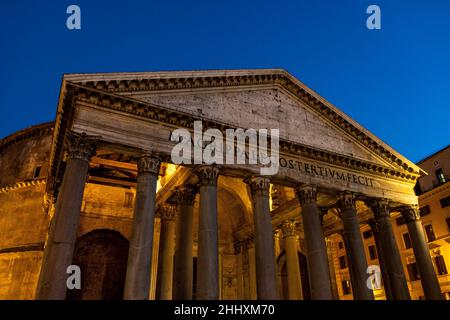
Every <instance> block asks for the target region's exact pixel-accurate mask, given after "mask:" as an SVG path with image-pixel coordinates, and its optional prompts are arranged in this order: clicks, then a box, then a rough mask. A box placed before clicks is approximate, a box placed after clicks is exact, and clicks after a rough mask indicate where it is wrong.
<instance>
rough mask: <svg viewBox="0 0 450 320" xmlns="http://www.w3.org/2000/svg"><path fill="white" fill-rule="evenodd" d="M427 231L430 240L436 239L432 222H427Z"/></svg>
mask: <svg viewBox="0 0 450 320" xmlns="http://www.w3.org/2000/svg"><path fill="white" fill-rule="evenodd" d="M424 228H425V233H426V235H427V239H428V242H431V241H434V240H436V236H435V235H434V231H433V226H432V225H431V224H427V225H426V226H425V227H424Z"/></svg>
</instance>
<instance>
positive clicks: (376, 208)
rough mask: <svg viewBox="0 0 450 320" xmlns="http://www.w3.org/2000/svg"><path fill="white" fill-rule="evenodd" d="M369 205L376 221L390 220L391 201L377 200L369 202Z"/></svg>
mask: <svg viewBox="0 0 450 320" xmlns="http://www.w3.org/2000/svg"><path fill="white" fill-rule="evenodd" d="M367 204H368V205H369V207H370V208H371V209H372V211H373V215H374V217H375V219H377V220H379V219H382V218H389V216H390V207H389V200H387V199H375V200H372V201H369V202H368V203H367Z"/></svg>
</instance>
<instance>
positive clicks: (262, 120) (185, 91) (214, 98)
mask: <svg viewBox="0 0 450 320" xmlns="http://www.w3.org/2000/svg"><path fill="white" fill-rule="evenodd" d="M65 81H69V82H72V83H77V84H80V85H83V86H86V87H90V88H95V89H96V90H101V91H105V92H110V93H114V94H116V95H122V96H127V97H130V98H132V99H133V100H138V101H142V102H144V103H150V104H153V105H158V106H161V107H164V108H167V109H171V110H176V111H181V112H184V113H188V114H192V115H194V116H196V117H201V118H205V119H208V120H213V121H217V122H220V123H226V124H229V125H230V126H232V127H239V128H243V129H248V128H254V129H261V128H266V129H279V130H280V138H281V139H284V140H287V141H291V142H293V143H298V144H301V145H304V146H308V147H311V148H314V149H317V150H323V151H328V152H332V153H334V154H339V155H343V156H348V157H351V158H352V159H356V160H362V161H365V162H368V163H374V164H378V165H381V166H383V167H388V168H392V169H396V170H400V171H404V172H411V173H413V172H414V173H418V172H421V171H420V168H418V167H417V166H415V165H414V164H413V163H412V162H411V161H409V160H407V159H406V158H404V157H403V156H401V155H400V154H399V153H397V152H396V151H395V150H393V149H392V148H390V147H389V146H388V145H386V144H385V143H383V142H382V141H381V140H379V139H378V138H377V137H375V136H374V135H373V134H371V133H370V132H369V131H368V130H367V129H365V128H364V127H362V126H361V125H359V124H358V123H356V122H355V121H354V120H352V119H351V118H349V117H348V116H347V115H345V114H344V113H343V112H341V111H340V110H339V109H337V108H336V107H334V106H333V105H331V104H330V103H329V102H327V101H326V100H325V99H323V98H322V97H320V96H319V95H318V94H317V93H315V92H313V91H312V90H311V89H309V88H307V87H306V86H305V85H303V84H302V83H301V82H299V81H298V80H297V79H295V78H294V77H292V76H291V75H289V74H288V73H287V72H286V71H284V70H278V69H276V70H271V69H269V70H236V71H195V72H155V73H154V72H149V73H145V72H144V73H117V74H90V75H86V74H82V75H81V74H80V75H67V76H65Z"/></svg>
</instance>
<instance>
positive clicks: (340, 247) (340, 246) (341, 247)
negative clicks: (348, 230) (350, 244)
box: [338, 241, 344, 249]
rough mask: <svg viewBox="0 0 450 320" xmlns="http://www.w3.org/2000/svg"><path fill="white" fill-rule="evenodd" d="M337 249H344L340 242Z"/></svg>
mask: <svg viewBox="0 0 450 320" xmlns="http://www.w3.org/2000/svg"><path fill="white" fill-rule="evenodd" d="M338 247H339V249H344V243H343V242H342V241H340V242H339V243H338Z"/></svg>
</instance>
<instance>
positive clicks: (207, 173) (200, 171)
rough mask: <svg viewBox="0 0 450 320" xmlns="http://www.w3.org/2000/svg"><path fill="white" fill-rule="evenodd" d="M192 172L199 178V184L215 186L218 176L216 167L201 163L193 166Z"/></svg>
mask: <svg viewBox="0 0 450 320" xmlns="http://www.w3.org/2000/svg"><path fill="white" fill-rule="evenodd" d="M194 172H195V174H196V175H197V177H198V179H199V180H200V185H201V186H217V178H218V177H219V169H218V168H217V167H214V166H209V165H201V166H198V167H197V168H195V170H194Z"/></svg>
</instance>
